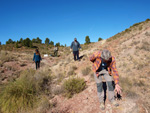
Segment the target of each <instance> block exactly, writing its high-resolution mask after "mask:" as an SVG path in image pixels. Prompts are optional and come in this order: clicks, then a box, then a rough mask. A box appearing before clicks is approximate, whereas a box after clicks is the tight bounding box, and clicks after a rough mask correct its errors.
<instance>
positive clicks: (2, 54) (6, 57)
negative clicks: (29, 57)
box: [0, 50, 15, 64]
mask: <svg viewBox="0 0 150 113" xmlns="http://www.w3.org/2000/svg"><path fill="white" fill-rule="evenodd" d="M11 60H15V58H14V56H13V55H12V53H11V52H6V51H3V50H2V51H0V61H1V64H3V63H5V62H9V61H11Z"/></svg>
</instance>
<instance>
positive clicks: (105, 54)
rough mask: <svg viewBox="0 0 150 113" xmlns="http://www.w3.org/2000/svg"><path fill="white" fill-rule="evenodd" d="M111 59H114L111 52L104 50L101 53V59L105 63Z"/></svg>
mask: <svg viewBox="0 0 150 113" xmlns="http://www.w3.org/2000/svg"><path fill="white" fill-rule="evenodd" d="M111 57H112V56H111V53H110V51H109V50H107V49H104V50H103V51H102V53H101V58H102V59H103V60H104V61H106V62H107V61H109V60H110V58H111Z"/></svg>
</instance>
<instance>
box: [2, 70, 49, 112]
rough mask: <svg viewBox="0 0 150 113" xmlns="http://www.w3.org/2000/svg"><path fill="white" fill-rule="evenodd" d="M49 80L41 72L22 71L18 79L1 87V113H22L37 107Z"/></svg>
mask: <svg viewBox="0 0 150 113" xmlns="http://www.w3.org/2000/svg"><path fill="white" fill-rule="evenodd" d="M37 73H38V74H37ZM49 80H50V78H49V77H48V76H45V75H44V73H42V72H35V71H34V70H25V71H23V72H22V73H21V74H20V77H19V78H18V79H16V80H15V81H14V82H10V83H8V84H7V85H5V86H4V87H2V90H1V92H0V109H1V111H2V113H22V112H28V111H32V110H33V109H35V108H36V107H38V106H39V105H38V103H40V102H41V100H42V98H41V97H42V95H43V94H45V90H47V87H46V86H47V83H48V81H49Z"/></svg>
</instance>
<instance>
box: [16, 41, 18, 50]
mask: <svg viewBox="0 0 150 113" xmlns="http://www.w3.org/2000/svg"><path fill="white" fill-rule="evenodd" d="M18 44H19V42H18V40H17V42H16V48H18V47H19V46H18Z"/></svg>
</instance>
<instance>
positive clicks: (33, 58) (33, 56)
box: [33, 53, 35, 61]
mask: <svg viewBox="0 0 150 113" xmlns="http://www.w3.org/2000/svg"><path fill="white" fill-rule="evenodd" d="M34 60H35V53H34V55H33V61H34Z"/></svg>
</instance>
